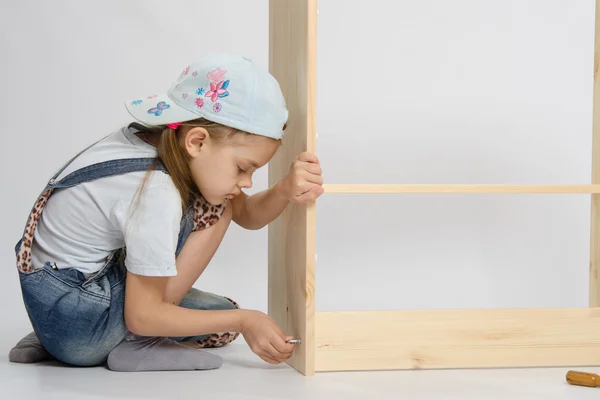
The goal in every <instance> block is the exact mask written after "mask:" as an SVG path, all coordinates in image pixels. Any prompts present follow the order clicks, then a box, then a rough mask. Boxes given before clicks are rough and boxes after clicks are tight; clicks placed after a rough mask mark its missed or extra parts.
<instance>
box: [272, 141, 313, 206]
mask: <svg viewBox="0 0 600 400" xmlns="http://www.w3.org/2000/svg"><path fill="white" fill-rule="evenodd" d="M279 184H280V191H281V194H282V195H283V196H284V197H285V198H286V199H287V200H289V201H291V202H293V203H300V204H306V203H310V202H313V201H315V200H316V199H317V198H318V197H319V196H320V195H322V194H323V192H324V190H323V176H322V171H321V165H320V162H319V159H318V158H317V156H316V155H314V154H312V153H310V152H304V153H301V154H300V155H298V157H296V158H295V159H294V161H293V162H292V165H291V167H290V170H289V172H288V173H287V175H286V176H285V177H284V178H283V179H282V180H281V181H279Z"/></svg>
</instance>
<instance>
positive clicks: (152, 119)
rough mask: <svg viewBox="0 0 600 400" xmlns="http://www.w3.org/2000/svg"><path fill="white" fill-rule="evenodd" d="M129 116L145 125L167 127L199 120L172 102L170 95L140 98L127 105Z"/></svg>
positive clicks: (195, 115) (197, 116)
mask: <svg viewBox="0 0 600 400" xmlns="http://www.w3.org/2000/svg"><path fill="white" fill-rule="evenodd" d="M125 108H127V111H129V114H131V116H132V117H133V118H135V119H136V120H138V121H140V122H141V123H143V124H144V125H166V124H170V123H173V122H184V121H190V120H192V119H196V118H199V117H200V116H199V115H198V114H195V113H193V112H190V111H188V110H186V109H185V108H183V107H181V106H179V105H178V104H177V103H175V102H174V101H172V100H171V99H170V98H169V96H168V95H166V94H162V95H153V96H148V97H140V98H137V99H133V100H130V101H128V102H126V103H125Z"/></svg>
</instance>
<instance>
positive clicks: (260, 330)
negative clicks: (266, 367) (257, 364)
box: [241, 310, 294, 364]
mask: <svg viewBox="0 0 600 400" xmlns="http://www.w3.org/2000/svg"><path fill="white" fill-rule="evenodd" d="M242 311H243V312H244V314H243V317H242V331H241V333H242V335H244V339H246V342H247V343H248V345H249V346H250V349H252V351H253V352H254V353H255V354H256V355H258V356H259V357H260V358H262V359H263V360H264V361H266V362H268V363H269V364H280V363H282V362H284V361H286V360H287V359H289V358H290V357H291V356H292V353H293V352H294V344H291V343H286V340H289V339H292V338H293V337H292V336H288V335H286V334H285V333H284V332H283V331H282V330H281V328H280V327H279V326H278V325H277V323H276V322H275V321H274V320H273V319H272V318H271V317H269V316H268V315H266V314H264V313H262V312H260V311H254V310H242Z"/></svg>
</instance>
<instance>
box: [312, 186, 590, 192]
mask: <svg viewBox="0 0 600 400" xmlns="http://www.w3.org/2000/svg"><path fill="white" fill-rule="evenodd" d="M323 188H324V189H325V193H339V194H395V193H397V194H402V193H404V194H422V193H437V194H460V193H465V194H474V193H481V194H486V193H487V194H536V193H538V194H553V193H554V194H592V193H600V184H595V185H592V184H582V185H495V184H493V185H489V184H475V185H462V184H450V185H446V184H399V185H377V184H356V185H352V184H348V185H346V184H324V185H323Z"/></svg>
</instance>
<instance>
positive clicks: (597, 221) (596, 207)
mask: <svg viewBox="0 0 600 400" xmlns="http://www.w3.org/2000/svg"><path fill="white" fill-rule="evenodd" d="M599 65H600V0H596V29H595V37H594V100H593V117H592V118H593V120H592V183H593V184H599V183H600V82H599V81H598V79H599V78H598V68H599ZM599 241H600V194H598V193H596V194H593V195H592V200H591V212H590V273H589V274H590V287H589V296H590V307H600V243H599Z"/></svg>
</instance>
